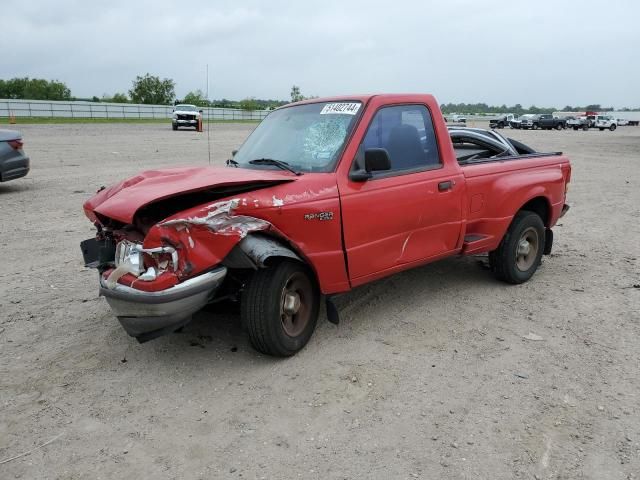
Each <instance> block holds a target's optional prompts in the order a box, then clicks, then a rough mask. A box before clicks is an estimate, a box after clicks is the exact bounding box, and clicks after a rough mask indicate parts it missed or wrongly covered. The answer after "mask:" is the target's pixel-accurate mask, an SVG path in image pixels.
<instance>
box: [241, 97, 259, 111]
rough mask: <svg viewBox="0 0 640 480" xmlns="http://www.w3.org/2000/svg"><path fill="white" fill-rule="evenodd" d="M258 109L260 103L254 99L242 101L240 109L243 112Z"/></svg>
mask: <svg viewBox="0 0 640 480" xmlns="http://www.w3.org/2000/svg"><path fill="white" fill-rule="evenodd" d="M258 107H259V105H258V102H257V101H256V99H255V98H253V97H250V98H245V99H243V100H240V108H241V109H242V110H249V111H251V110H257V109H258Z"/></svg>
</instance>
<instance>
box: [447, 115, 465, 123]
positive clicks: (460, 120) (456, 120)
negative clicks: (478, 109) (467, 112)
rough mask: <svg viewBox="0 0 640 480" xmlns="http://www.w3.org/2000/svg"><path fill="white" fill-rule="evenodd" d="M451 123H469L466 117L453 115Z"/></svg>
mask: <svg viewBox="0 0 640 480" xmlns="http://www.w3.org/2000/svg"><path fill="white" fill-rule="evenodd" d="M451 121H452V122H454V123H467V117H465V116H464V115H458V114H457V113H456V114H453V115H451Z"/></svg>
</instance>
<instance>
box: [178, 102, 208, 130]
mask: <svg viewBox="0 0 640 480" xmlns="http://www.w3.org/2000/svg"><path fill="white" fill-rule="evenodd" d="M201 115H202V114H201V113H200V109H199V108H198V107H196V106H195V105H176V106H175V108H174V109H173V115H172V116H171V126H172V128H173V129H174V130H178V128H179V127H194V128H196V129H197V128H198V120H199V119H200V117H201Z"/></svg>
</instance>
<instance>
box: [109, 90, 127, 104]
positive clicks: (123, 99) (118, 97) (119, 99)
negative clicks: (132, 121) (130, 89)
mask: <svg viewBox="0 0 640 480" xmlns="http://www.w3.org/2000/svg"><path fill="white" fill-rule="evenodd" d="M111 101H112V102H113V103H128V102H129V97H127V95H126V94H124V93H118V92H116V93H114V94H113V97H111Z"/></svg>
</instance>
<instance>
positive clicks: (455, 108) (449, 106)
mask: <svg viewBox="0 0 640 480" xmlns="http://www.w3.org/2000/svg"><path fill="white" fill-rule="evenodd" d="M440 109H441V110H442V113H444V114H450V113H464V114H467V115H483V114H487V113H513V114H516V115H523V114H526V113H553V112H611V111H613V110H616V109H615V108H613V107H603V106H602V105H599V104H592V105H586V106H571V105H566V106H565V107H563V108H556V107H536V106H535V105H531V106H530V107H528V108H525V107H523V106H522V105H520V104H519V103H516V104H515V105H511V106H507V105H504V104H503V105H487V104H486V103H444V104H442V105H440ZM635 110H640V108H638V109H633V108H622V109H620V111H623V112H631V111H635Z"/></svg>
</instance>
